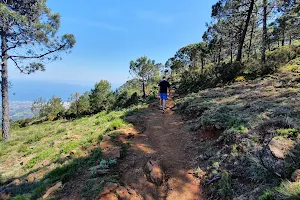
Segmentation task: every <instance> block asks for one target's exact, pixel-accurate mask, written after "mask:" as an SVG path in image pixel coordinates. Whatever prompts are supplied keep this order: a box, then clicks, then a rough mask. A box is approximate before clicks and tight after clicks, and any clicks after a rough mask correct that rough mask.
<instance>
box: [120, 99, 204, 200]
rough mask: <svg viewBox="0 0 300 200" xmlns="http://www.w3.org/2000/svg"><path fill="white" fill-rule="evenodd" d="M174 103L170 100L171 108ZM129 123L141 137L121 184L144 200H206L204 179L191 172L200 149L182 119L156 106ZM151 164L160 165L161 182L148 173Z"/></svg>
mask: <svg viewBox="0 0 300 200" xmlns="http://www.w3.org/2000/svg"><path fill="white" fill-rule="evenodd" d="M172 104H173V102H172V100H169V101H168V107H172ZM127 120H128V121H129V122H131V123H132V124H134V126H135V129H136V130H137V132H138V133H139V134H135V136H134V138H132V139H131V140H130V143H131V145H130V148H129V150H128V154H127V156H126V158H125V160H124V161H123V162H122V164H121V166H120V171H121V181H122V182H123V183H124V184H125V185H127V186H129V187H130V188H132V189H134V190H135V191H136V192H137V193H138V194H140V197H142V199H147V200H151V199H153V200H154V199H155V200H156V199H159V200H162V199H167V200H201V199H203V198H202V193H201V187H200V180H199V179H197V178H195V177H194V176H193V175H192V173H191V170H192V169H194V168H195V167H196V163H194V161H195V160H196V159H195V158H196V156H197V147H196V146H195V144H193V141H192V139H193V134H190V133H189V132H188V130H185V128H184V122H183V120H182V119H181V117H180V116H179V115H177V114H175V113H173V112H172V111H171V110H170V109H168V110H167V112H166V113H165V114H163V113H162V112H161V111H160V110H159V109H158V106H157V104H152V105H150V106H149V108H148V109H145V110H144V111H142V112H141V113H139V114H137V115H134V116H129V117H128V118H127ZM149 161H150V162H151V163H154V164H153V165H155V164H156V163H157V165H159V166H160V168H161V171H162V172H163V177H158V179H160V178H161V179H162V181H161V182H160V180H157V181H156V180H153V178H152V177H151V176H150V175H149V173H147V167H146V165H147V163H148V162H149ZM148 165H149V163H148ZM154 167H155V166H154ZM154 175H155V174H154ZM158 176H159V175H158ZM154 179H155V177H154Z"/></svg>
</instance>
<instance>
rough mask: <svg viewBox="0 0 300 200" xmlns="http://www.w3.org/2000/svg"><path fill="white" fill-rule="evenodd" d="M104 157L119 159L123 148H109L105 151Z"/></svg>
mask: <svg viewBox="0 0 300 200" xmlns="http://www.w3.org/2000/svg"><path fill="white" fill-rule="evenodd" d="M102 153H103V156H104V157H105V158H109V159H118V158H120V157H121V148H120V147H109V148H106V149H105V150H103V152H102Z"/></svg>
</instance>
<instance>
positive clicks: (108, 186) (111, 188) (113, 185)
mask: <svg viewBox="0 0 300 200" xmlns="http://www.w3.org/2000/svg"><path fill="white" fill-rule="evenodd" d="M117 187H118V184H116V183H106V185H105V188H106V189H108V190H109V191H111V192H114V191H115V190H116V189H117Z"/></svg>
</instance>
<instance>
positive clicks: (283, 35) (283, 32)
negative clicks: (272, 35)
mask: <svg viewBox="0 0 300 200" xmlns="http://www.w3.org/2000/svg"><path fill="white" fill-rule="evenodd" d="M284 29H285V28H283V30H282V41H281V46H284V41H285V30H284Z"/></svg>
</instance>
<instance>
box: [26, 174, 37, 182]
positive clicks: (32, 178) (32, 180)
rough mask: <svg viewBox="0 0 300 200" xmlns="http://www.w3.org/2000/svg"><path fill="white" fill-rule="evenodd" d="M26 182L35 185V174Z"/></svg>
mask: <svg viewBox="0 0 300 200" xmlns="http://www.w3.org/2000/svg"><path fill="white" fill-rule="evenodd" d="M26 180H27V182H28V183H33V182H34V181H35V176H34V175H33V174H30V175H29V176H28V177H27V179H26Z"/></svg>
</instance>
